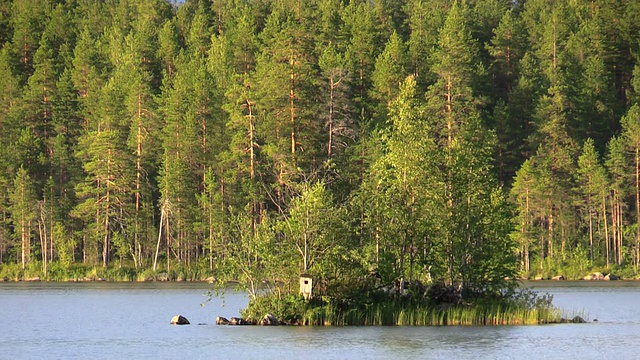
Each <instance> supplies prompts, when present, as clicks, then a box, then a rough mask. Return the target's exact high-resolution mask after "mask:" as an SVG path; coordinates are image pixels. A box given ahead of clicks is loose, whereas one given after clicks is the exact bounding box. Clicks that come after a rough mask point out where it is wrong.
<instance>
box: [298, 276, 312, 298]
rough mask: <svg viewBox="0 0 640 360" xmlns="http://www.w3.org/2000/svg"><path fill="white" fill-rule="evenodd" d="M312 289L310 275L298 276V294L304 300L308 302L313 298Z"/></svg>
mask: <svg viewBox="0 0 640 360" xmlns="http://www.w3.org/2000/svg"><path fill="white" fill-rule="evenodd" d="M312 289H313V279H312V278H311V275H300V294H302V296H304V298H305V300H309V299H311V297H313V293H312Z"/></svg>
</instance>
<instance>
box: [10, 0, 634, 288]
mask: <svg viewBox="0 0 640 360" xmlns="http://www.w3.org/2000/svg"><path fill="white" fill-rule="evenodd" d="M0 48H1V50H0V89H2V91H1V92H0V146H1V147H2V149H4V150H3V151H2V152H1V153H0V168H1V170H0V277H2V278H4V279H7V280H11V279H13V280H17V279H26V278H29V277H33V276H38V277H40V278H42V279H49V280H62V279H82V278H86V277H90V276H92V275H93V276H95V277H100V278H108V279H118V280H123V279H126V280H141V279H152V278H158V277H159V276H162V277H165V278H170V279H174V280H200V279H204V278H207V277H210V276H213V277H215V278H217V279H222V280H224V279H226V280H231V279H233V280H237V281H240V282H241V283H243V284H245V285H246V286H247V287H248V288H249V289H250V290H251V291H254V292H255V290H256V289H257V288H258V287H259V286H260V284H262V283H265V282H270V281H285V282H287V281H290V283H293V284H295V283H296V281H297V279H298V276H299V275H300V274H310V275H312V276H314V277H316V278H318V279H322V281H325V282H326V283H329V282H339V281H340V280H344V279H353V278H362V277H363V276H367V274H375V276H377V277H379V278H380V279H382V280H383V281H384V282H385V283H390V282H392V281H395V280H398V279H406V280H420V281H425V282H430V281H442V282H444V283H447V284H460V285H461V286H463V287H482V288H486V287H491V286H501V285H500V284H501V283H502V281H503V279H504V278H505V277H507V278H514V277H525V278H526V277H528V278H533V277H543V278H548V277H551V276H554V275H558V274H563V275H564V276H566V277H569V278H580V277H582V276H584V275H587V274H588V273H589V272H590V271H594V270H600V271H608V272H611V271H614V272H616V273H618V274H621V275H622V276H623V277H624V278H635V277H636V274H637V272H638V265H639V264H640V176H639V175H640V170H639V169H640V105H638V102H639V101H640V95H639V92H640V66H639V65H638V61H637V60H638V57H639V56H640V2H637V1H635V0H526V1H525V0H466V1H465V0H402V1H399V0H186V1H184V2H180V3H177V2H169V1H166V0H107V1H98V0H14V1H8V0H1V1H0Z"/></svg>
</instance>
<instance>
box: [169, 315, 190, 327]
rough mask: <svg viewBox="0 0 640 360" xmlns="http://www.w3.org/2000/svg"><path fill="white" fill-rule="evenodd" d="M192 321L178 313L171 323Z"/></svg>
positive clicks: (185, 323) (179, 323)
mask: <svg viewBox="0 0 640 360" xmlns="http://www.w3.org/2000/svg"><path fill="white" fill-rule="evenodd" d="M189 324H190V322H189V320H187V318H186V317H184V316H182V315H176V316H174V317H172V318H171V325H189Z"/></svg>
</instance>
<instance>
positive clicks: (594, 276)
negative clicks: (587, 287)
mask: <svg viewBox="0 0 640 360" xmlns="http://www.w3.org/2000/svg"><path fill="white" fill-rule="evenodd" d="M582 280H588V281H590V280H604V275H603V274H602V273H601V272H596V273H593V274H591V275H587V276H585V277H583V278H582Z"/></svg>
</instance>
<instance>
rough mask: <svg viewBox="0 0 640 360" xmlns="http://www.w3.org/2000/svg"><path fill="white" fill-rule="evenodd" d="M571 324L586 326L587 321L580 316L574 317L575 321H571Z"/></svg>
mask: <svg viewBox="0 0 640 360" xmlns="http://www.w3.org/2000/svg"><path fill="white" fill-rule="evenodd" d="M571 322H572V323H574V324H584V323H586V322H587V321H586V320H585V319H583V318H582V317H580V316H574V317H573V319H571Z"/></svg>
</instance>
